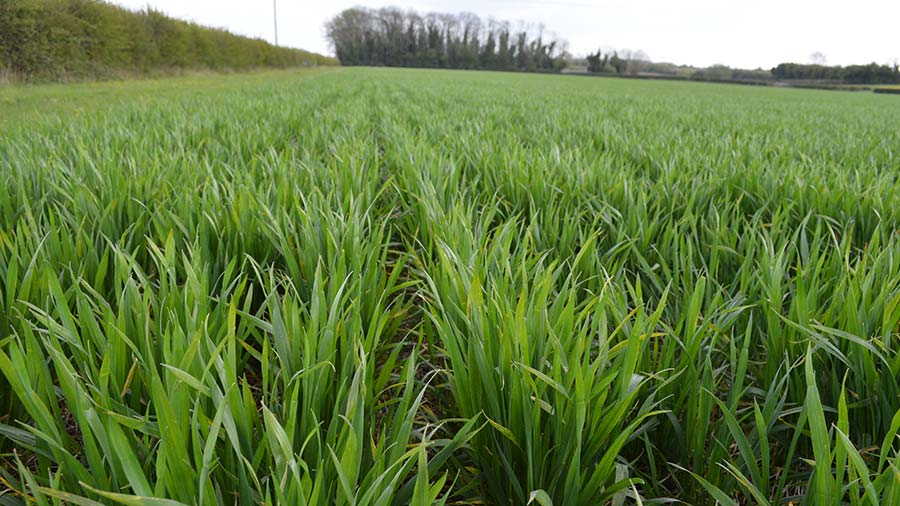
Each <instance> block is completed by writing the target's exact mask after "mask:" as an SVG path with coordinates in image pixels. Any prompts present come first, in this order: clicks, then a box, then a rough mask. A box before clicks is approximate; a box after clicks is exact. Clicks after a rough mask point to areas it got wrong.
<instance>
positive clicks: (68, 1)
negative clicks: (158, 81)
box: [0, 0, 335, 80]
mask: <svg viewBox="0 0 900 506" xmlns="http://www.w3.org/2000/svg"><path fill="white" fill-rule="evenodd" d="M333 63H335V62H334V60H332V59H330V58H327V57H324V56H321V55H318V54H314V53H309V52H306V51H301V50H296V49H289V48H281V47H276V46H273V45H271V44H268V43H267V42H265V41H263V40H261V39H249V38H246V37H240V36H237V35H233V34H231V33H229V32H227V31H225V30H218V29H212V28H205V27H202V26H199V25H196V24H193V23H188V22H184V21H179V20H175V19H171V18H168V17H166V16H164V15H163V14H161V13H159V12H157V11H154V10H152V9H149V8H148V9H147V10H144V11H140V12H132V11H129V10H127V9H123V8H121V7H117V6H113V5H110V4H107V3H105V2H101V1H98V0H7V1H4V2H2V3H0V68H6V69H7V70H9V71H12V72H14V73H16V74H19V75H21V76H24V77H25V78H27V79H30V80H47V79H65V78H76V79H82V78H96V77H107V76H112V75H115V74H116V73H117V72H130V73H149V72H152V71H154V70H162V69H187V68H190V69H248V68H259V67H289V66H300V65H304V66H310V65H329V64H333Z"/></svg>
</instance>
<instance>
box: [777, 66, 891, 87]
mask: <svg viewBox="0 0 900 506" xmlns="http://www.w3.org/2000/svg"><path fill="white" fill-rule="evenodd" d="M772 75H773V76H774V77H775V78H776V79H787V80H794V79H802V80H810V81H833V82H838V83H844V84H900V68H898V67H897V65H894V66H893V67H891V66H888V65H878V64H877V63H870V64H868V65H848V66H846V67H841V66H834V67H830V66H827V65H804V64H801V63H781V64H779V65H778V66H776V67H775V68H773V69H772Z"/></svg>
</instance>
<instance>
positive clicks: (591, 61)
mask: <svg viewBox="0 0 900 506" xmlns="http://www.w3.org/2000/svg"><path fill="white" fill-rule="evenodd" d="M602 56H603V55H602V54H601V51H600V50H599V49H598V50H597V52H596V53H589V54H588V55H587V62H588V66H587V70H588V72H591V73H596V72H603V64H604V63H605V62H604V60H603V59H602Z"/></svg>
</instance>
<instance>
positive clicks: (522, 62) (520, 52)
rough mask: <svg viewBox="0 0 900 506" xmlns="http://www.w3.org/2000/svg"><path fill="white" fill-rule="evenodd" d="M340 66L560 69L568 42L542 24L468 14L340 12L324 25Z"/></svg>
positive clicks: (388, 9) (390, 10) (360, 9)
mask: <svg viewBox="0 0 900 506" xmlns="http://www.w3.org/2000/svg"><path fill="white" fill-rule="evenodd" d="M325 30H326V35H327V37H328V39H329V41H330V42H331V45H332V47H333V48H334V51H335V54H336V55H337V57H338V59H339V60H340V62H341V64H342V65H369V66H390V67H432V68H453V69H482V70H518V71H528V72H559V71H561V70H562V69H563V68H564V67H565V65H566V56H567V53H566V48H567V44H566V43H565V41H562V40H560V39H558V38H556V37H554V36H553V35H551V34H548V33H545V32H544V30H543V29H542V28H540V27H539V28H537V29H534V28H530V27H524V26H523V27H519V28H517V29H513V28H512V27H511V25H510V23H509V22H498V21H495V20H493V19H491V20H488V21H483V20H482V19H481V18H479V17H478V16H476V15H475V14H471V13H461V14H455V15H454V14H438V13H430V14H420V13H418V12H416V11H412V10H410V11H403V10H401V9H398V8H396V7H386V8H381V9H377V10H375V9H369V8H363V7H356V8H352V9H347V10H344V11H343V12H341V13H339V14H338V15H336V16H335V17H334V18H332V19H331V20H329V21H328V22H327V23H326V24H325Z"/></svg>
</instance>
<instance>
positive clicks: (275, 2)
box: [272, 0, 278, 46]
mask: <svg viewBox="0 0 900 506" xmlns="http://www.w3.org/2000/svg"><path fill="white" fill-rule="evenodd" d="M272 14H274V15H275V45H276V46H277V45H278V0H272Z"/></svg>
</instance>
